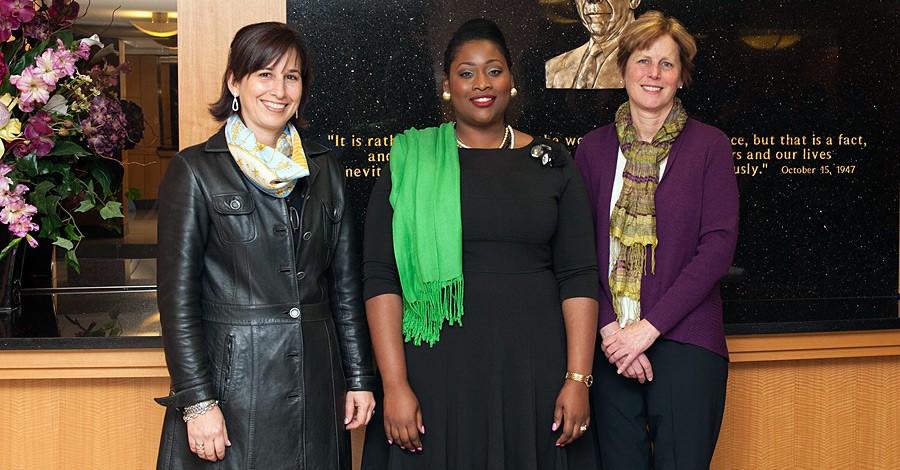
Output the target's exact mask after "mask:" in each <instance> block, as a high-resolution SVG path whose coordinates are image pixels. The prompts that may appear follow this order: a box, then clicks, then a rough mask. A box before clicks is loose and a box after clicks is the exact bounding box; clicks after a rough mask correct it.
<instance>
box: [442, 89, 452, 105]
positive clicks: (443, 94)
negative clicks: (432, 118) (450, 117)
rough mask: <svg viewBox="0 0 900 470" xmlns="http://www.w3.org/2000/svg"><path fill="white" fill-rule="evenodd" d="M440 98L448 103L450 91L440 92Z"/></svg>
mask: <svg viewBox="0 0 900 470" xmlns="http://www.w3.org/2000/svg"><path fill="white" fill-rule="evenodd" d="M441 98H443V100H444V101H446V102H448V103H449V102H450V92H449V91H445V92H443V93H442V94H441Z"/></svg>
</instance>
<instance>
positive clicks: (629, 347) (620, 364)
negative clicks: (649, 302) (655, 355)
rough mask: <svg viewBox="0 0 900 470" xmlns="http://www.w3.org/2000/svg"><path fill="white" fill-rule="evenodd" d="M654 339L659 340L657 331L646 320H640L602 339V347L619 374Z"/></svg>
mask: <svg viewBox="0 0 900 470" xmlns="http://www.w3.org/2000/svg"><path fill="white" fill-rule="evenodd" d="M656 338H659V330H657V329H656V327H655V326H653V325H652V324H650V322H648V321H647V320H641V321H639V322H637V323H632V324H630V325H628V326H626V327H625V328H622V329H621V330H619V331H618V332H616V333H614V334H612V335H610V336H607V337H606V338H603V343H602V347H603V351H604V352H605V353H606V355H607V357H609V363H610V364H616V369H617V370H616V373H617V374H621V373H622V372H624V371H625V369H627V368H628V366H629V365H631V363H632V361H634V360H635V359H637V358H638V357H639V356H640V355H641V354H643V353H644V351H646V350H647V348H649V347H650V345H652V344H653V342H654V341H656Z"/></svg>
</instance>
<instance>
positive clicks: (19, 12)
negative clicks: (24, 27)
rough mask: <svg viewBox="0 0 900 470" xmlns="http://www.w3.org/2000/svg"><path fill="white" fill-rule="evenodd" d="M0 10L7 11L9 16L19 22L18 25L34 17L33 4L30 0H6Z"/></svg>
mask: <svg viewBox="0 0 900 470" xmlns="http://www.w3.org/2000/svg"><path fill="white" fill-rule="evenodd" d="M0 9H2V10H6V9H8V11H9V15H10V16H12V17H13V18H16V19H17V20H19V23H28V22H29V21H31V20H33V19H34V15H35V11H34V3H33V2H32V1H31V0H11V1H9V0H7V1H4V2H3V6H0ZM4 13H5V12H4Z"/></svg>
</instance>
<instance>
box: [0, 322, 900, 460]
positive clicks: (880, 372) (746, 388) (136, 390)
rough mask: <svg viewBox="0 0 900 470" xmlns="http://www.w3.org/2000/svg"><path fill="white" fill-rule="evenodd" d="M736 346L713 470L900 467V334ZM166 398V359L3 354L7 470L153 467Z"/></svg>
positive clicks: (750, 341) (762, 339)
mask: <svg viewBox="0 0 900 470" xmlns="http://www.w3.org/2000/svg"><path fill="white" fill-rule="evenodd" d="M751 347H755V348H756V349H757V350H756V351H754V350H751ZM779 347H781V348H783V349H782V350H781V351H780V352H779V351H778V348H779ZM729 348H730V349H732V350H733V351H735V354H734V356H733V359H734V360H733V361H732V363H731V366H730V370H729V381H728V399H727V403H726V409H725V420H724V423H723V425H722V433H721V435H720V438H719V445H718V447H717V450H716V455H715V458H714V460H713V465H712V468H713V469H715V470H733V469H741V470H743V469H754V470H769V469H772V470H775V469H778V470H781V469H788V468H789V469H800V470H803V469H809V470H821V469H854V470H855V469H871V470H895V469H897V468H900V445H898V443H897V439H898V438H900V331H876V332H854V333H828V334H803V335H777V336H773V337H768V336H756V337H740V338H729ZM760 354H764V355H765V357H763V356H760ZM848 354H858V355H859V357H852V356H848ZM798 356H800V357H805V358H804V359H797V357H798ZM167 391H168V378H167V376H166V369H165V359H164V357H163V353H162V350H159V349H144V350H66V351H0V403H2V404H3V406H0V469H32V468H35V469H37V468H40V469H44V468H48V469H49V468H66V469H74V470H78V469H85V470H88V469H100V468H102V469H117V470H131V469H134V470H143V469H148V468H153V466H154V465H155V461H156V460H155V459H156V451H157V446H158V442H159V434H160V430H161V428H162V417H163V409H162V408H161V407H159V406H158V405H156V404H155V403H154V402H153V401H152V398H153V397H159V396H163V395H165V394H166V393H167ZM361 437H362V435H361V433H355V434H354V440H355V441H356V445H355V450H356V451H355V452H354V458H355V460H356V462H358V461H359V445H358V443H359V439H360V438H361Z"/></svg>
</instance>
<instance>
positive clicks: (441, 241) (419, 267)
mask: <svg viewBox="0 0 900 470" xmlns="http://www.w3.org/2000/svg"><path fill="white" fill-rule="evenodd" d="M390 202H391V206H392V207H393V209H394V217H393V219H392V227H393V240H394V257H395V258H396V260H397V270H398V271H399V273H400V285H401V287H402V289H403V335H404V338H405V341H410V340H411V341H412V342H413V344H415V345H416V346H419V345H421V344H422V341H425V342H427V343H428V344H429V345H430V346H434V343H435V342H437V340H438V339H440V333H441V328H442V327H443V326H444V321H445V320H446V321H448V322H449V323H450V325H454V324H458V325H462V315H463V271H462V219H461V217H460V197H459V152H458V150H457V147H456V130H455V128H454V127H453V124H442V125H441V126H440V127H429V128H427V129H422V130H416V129H410V130H408V131H406V132H404V133H403V134H400V135H397V136H396V137H395V138H394V144H393V146H392V147H391V195H390Z"/></svg>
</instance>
